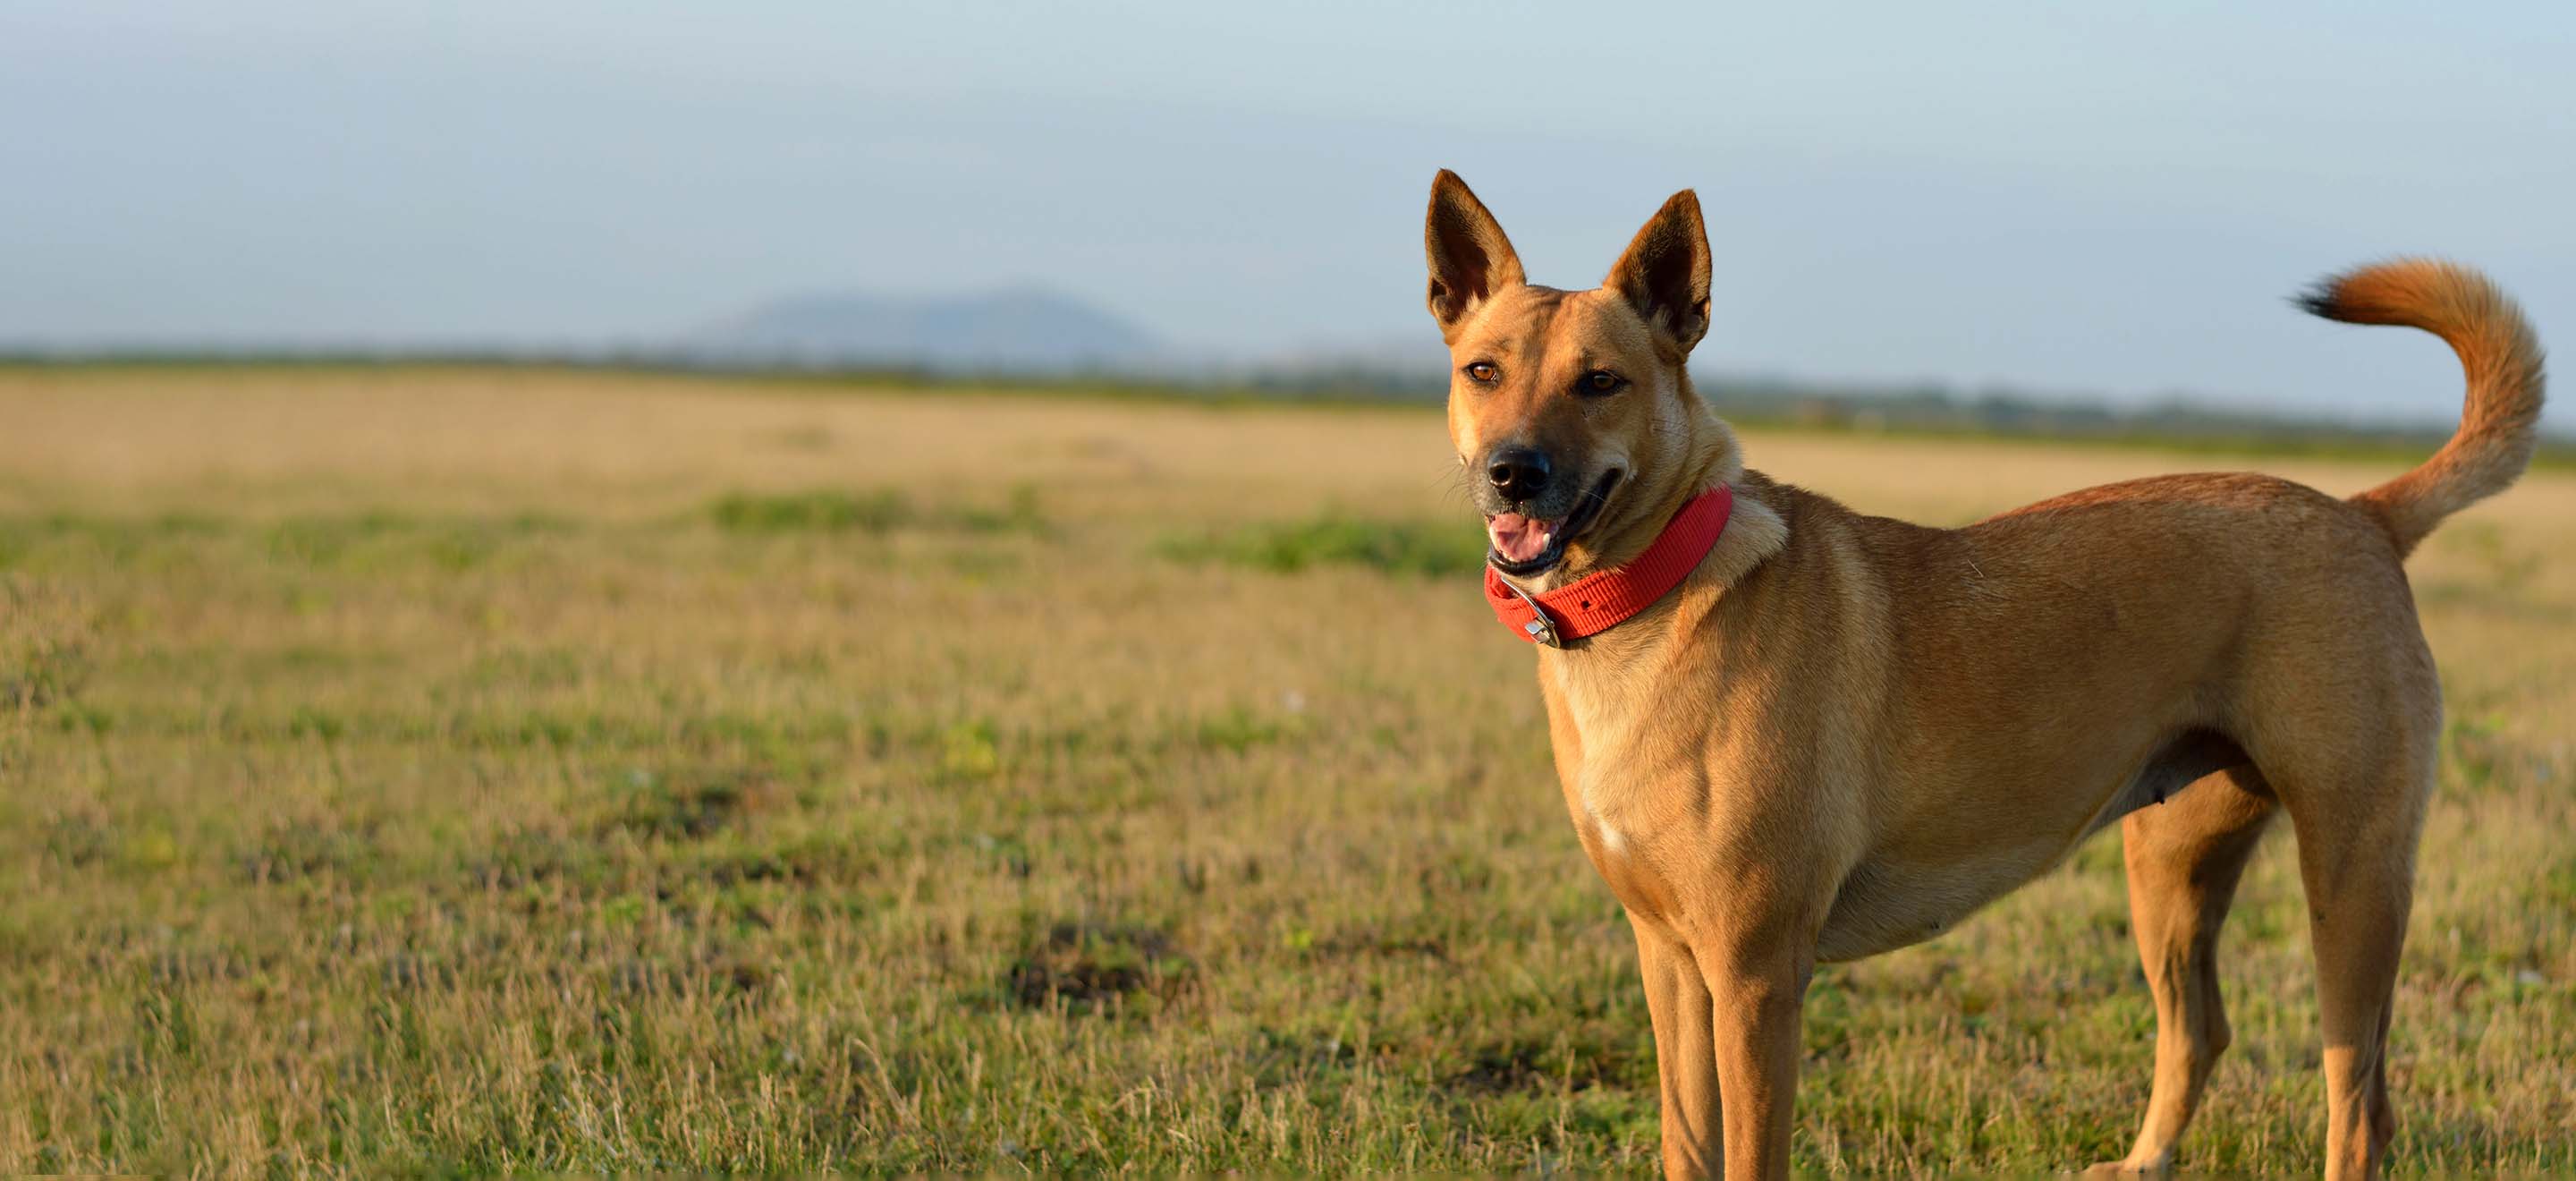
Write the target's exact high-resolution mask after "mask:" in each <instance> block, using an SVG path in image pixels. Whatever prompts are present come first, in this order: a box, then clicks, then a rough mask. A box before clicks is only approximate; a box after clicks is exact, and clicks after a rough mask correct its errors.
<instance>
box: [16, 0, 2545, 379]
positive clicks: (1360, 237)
mask: <svg viewBox="0 0 2576 1181" xmlns="http://www.w3.org/2000/svg"><path fill="white" fill-rule="evenodd" d="M2571 62H2576V6H2568V5H2563V4H2543V3H2520V4H2509V5H2507V4H2495V5H2486V6H2477V7H2471V6H2465V5H2442V6H2436V5H2428V4H2418V5H2405V6H2399V5H2386V4H2373V3H2354V2H2350V0H2345V2H2340V3H2304V2H2303V3H2270V4H2265V5H2260V6H2255V5H2218V4H2174V3H2164V4H2156V5H2133V6H2124V7H2122V8H2121V9H2119V10H2117V11H2115V10H2114V8H2113V6H2109V5H2098V4H2062V3H2026V4H2015V3H1982V4H1973V5H1971V4H1938V5H1931V4H1906V5H1871V6H1863V5H1849V4H1833V5H1787V4H1772V5H1763V6H1759V7H1758V8H1749V7H1748V8H1720V7H1718V6H1710V5H1693V6H1688V7H1673V8H1638V9H1631V10H1625V11H1613V10H1612V9H1611V8H1610V7H1609V6H1602V5H1567V4H1550V5H1527V6H1523V5H1509V4H1493V3H1486V4H1475V5H1458V6H1454V7H1453V6H1440V5H1428V4H1402V3H1385V2H1382V0H1381V2H1379V3H1372V4H1367V5H1349V6H1333V5H1320V4H1275V5H1257V6H1256V5H1238V4H1211V3H1207V2H1205V0H1185V2H1174V3H1150V4H1149V3H1134V4H1112V5H1073V4H1057V3H1048V4H1040V3H989V4H976V3H967V2H942V3H932V2H926V0H925V2H917V3H910V4H903V5H873V4H849V3H831V4H826V3H809V4H782V3H770V4H756V3H727V4H713V3H702V4H690V5H682V4H669V3H645V2H638V0H613V2H612V0H602V2H595V3H554V4H543V3H531V2H527V0H520V2H515V3H450V4H441V5H436V6H426V5H424V6H403V5H379V4H368V3H338V2H332V3H325V2H321V0H228V2H227V3H223V4H204V5H183V4H172V3H169V2H168V0H153V2H149V3H125V2H121V0H60V2H56V0H0V340H19V341H25V340H31V339H47V340H76V341H77V340H86V341H98V340H109V339H121V340H134V339H163V340H167V339H182V340H198V341H203V340H236V341H239V340H279V339H296V340H305V339H317V338H319V339H333V340H374V341H403V340H420V339H443V340H458V339H491V338H503V339H510V340H522V341H596V340H602V339H607V338H616V337H628V338H640V337H647V336H651V335H655V334H659V333H662V332H666V331H670V330H673V329H679V328H686V327H690V326H693V325H697V324H701V323H704V322H706V321H708V320H711V319H714V318H717V317H719V316H722V315H724V314H725V313H728V312H731V311H733V310H736V309H737V308H739V307H741V306H742V305H744V304H747V303H751V302H755V301H758V300H762V299H766V298H769V297H772V296H776V295H781V294H788V293H796V292H809V291H829V290H845V289H847V290H872V291H898V292H899V291H907V290H917V291H921V292H926V293H944V292H955V291H960V290H967V289H974V288H980V287H988V286H995V285H1006V284H1025V283H1038V284H1043V285H1047V286H1052V287H1057V288H1061V289H1063V290H1066V291H1069V292H1073V293H1076V294H1080V295H1082V296H1085V297H1088V298H1091V299H1093V300H1095V301H1096V302H1098V303H1100V304H1102V305H1103V306H1105V307H1108V308H1111V309H1113V310H1116V311H1119V312H1121V313H1124V314H1126V315H1128V316H1130V317H1133V318H1134V319H1136V320H1138V321H1139V322H1141V323H1143V324H1144V325H1146V326H1147V327H1149V328H1151V329H1153V330H1155V331H1157V332H1159V333H1161V334H1163V335H1165V336H1166V337H1168V338H1170V339H1171V340H1172V341H1174V342H1175V343H1176V344H1178V345H1181V346H1184V347H1193V348H1208V349H1222V350H1234V351H1261V350H1270V349H1285V348H1290V347H1295V346H1300V345H1305V344H1311V343H1316V342H1329V341H1342V340H1352V339H1358V340H1384V339H1388V338H1396V339H1402V338H1404V337H1406V336H1409V335H1414V334H1419V335H1420V336H1422V337H1424V338H1429V337H1430V335H1431V332H1432V330H1431V326H1430V322H1429V319H1428V318H1427V317H1426V316H1425V314H1424V313H1423V311H1422V308H1421V295H1422V273H1421V246H1420V241H1421V238H1420V235H1421V206H1422V202H1423V197H1424V193H1425V191H1426V189H1427V187H1428V185H1429V182H1430V178H1431V174H1432V172H1433V171H1434V170H1435V169H1437V168H1439V167H1442V166H1448V167H1452V168H1456V169H1457V170H1459V172H1461V173H1462V174H1463V175H1465V176H1466V178H1467V179H1468V181H1469V183H1471V184H1473V185H1474V186H1475V187H1476V189H1477V191H1478V192H1479V193H1480V194H1481V195H1483V196H1484V198H1485V199H1486V201H1487V202H1488V203H1489V204H1490V205H1492V206H1493V207H1494V209H1495V211H1496V212H1497V213H1498V214H1499V215H1500V216H1501V218H1502V220H1503V223H1504V225H1505V227H1506V228H1507V229H1508V230H1509V231H1510V233H1511V235H1512V237H1513V240H1514V241H1515V242H1516V243H1517V244H1518V245H1519V247H1520V249H1521V252H1522V255H1523V257H1524V259H1525V260H1526V261H1527V262H1528V264H1529V269H1530V272H1531V275H1532V277H1533V278H1535V279H1537V280H1538V281H1541V282H1551V283H1555V284H1558V285H1562V286H1587V285H1589V284H1591V283H1593V282H1594V281H1596V280H1597V279H1598V278H1599V277H1600V274H1601V272H1602V271H1603V270H1604V269H1606V267H1607V266H1608V264H1609V262H1610V260H1611V259H1612V258H1613V257H1615V256H1616V254H1617V253H1618V251H1619V248H1620V247H1621V246H1622V245H1623V244H1624V243H1625V242H1626V240H1627V237H1628V235H1629V234H1630V233H1631V232H1632V231H1633V230H1634V229H1635V228H1636V226H1637V224H1638V223H1639V222H1640V221H1642V220H1643V219H1644V218H1645V216H1646V215H1647V214H1648V213H1650V212H1651V211H1653V209H1654V208H1655V206H1656V205H1657V204H1658V203H1659V202H1660V201H1661V200H1662V199H1663V197H1664V196H1665V195H1666V194H1668V193H1669V192H1671V191H1672V190H1673V189H1676V188H1681V187H1685V186H1695V187H1697V188H1698V190H1699V192H1700V196H1701V199H1702V201H1703V202H1704V204H1705V206H1706V208H1707V211H1708V214H1709V217H1710V231H1711V238H1712V245H1713V247H1714V249H1715V252H1716V256H1717V297H1716V304H1717V314H1716V326H1715V328H1714V329H1713V330H1712V331H1711V332H1710V334H1709V337H1708V340H1707V342H1706V343H1705V344H1703V345H1702V346H1701V349H1700V353H1699V357H1698V361H1699V364H1700V366H1701V367H1702V368H1703V369H1704V370H1708V371H1757V372H1773V373H1786V374H1796V375H1807V376H1817V377H1860V378H1874V379H1913V378H1929V379H1938V380H1945V381H1950V382H1955V383H1960V384H1964V385H1969V386H1974V385H1977V384H1981V383H1986V382H1996V381H2000V382H2010V383H2014V384H2020V385H2026V386H2037V387H2044V388H2071V389H2085V390H2097V391H2101V392H2105V393H2109V394H2113V395H2118V396H2124V397H2139V396H2148V395H2153V394H2157V393H2160V392H2165V391H2172V390H2189V391H2196V392H2199V393H2201V394H2202V395H2204V396H2206V397H2208V398H2210V399H2211V400H2213V401H2219V402H2243V403H2273V404H2291V405H2297V406H2300V407H2304V408H2309V409H2319V410H2337V409H2340V410H2346V411H2349V412H2353V413H2359V414H2367V415H2374V416H2387V415H2397V416H2408V417H2418V418H2423V417H2439V416H2443V415H2449V414H2455V413H2456V412H2457V395H2458V379H2457V376H2456V370H2455V369H2454V368H2453V367H2452V365H2451V362H2450V359H2449V357H2448V355H2447V354H2445V353H2444V352H2443V351H2442V350H2441V349H2440V348H2439V346H2438V345H2435V344H2433V343H2432V342H2430V341H2429V339H2425V338H2418V337H2415V336H2413V334H2408V333H2400V332H2392V331H2386V330H2371V331H2365V330H2360V329H2348V328H2339V327H2335V326H2330V325H2324V324H2319V323H2315V322H2310V321H2307V320H2306V319H2305V318H2303V317H2301V316H2299V315H2297V314H2295V313H2293V312H2291V311H2290V310H2289V309H2288V308H2287V307H2286V306H2285V304H2284V303H2283V301H2282V297H2283V296H2285V295H2286V294H2288V293H2289V292H2291V291H2293V290H2294V289H2296V288H2297V287H2298V286H2299V285H2301V284H2302V283H2303V282H2305V281H2306V280H2308V279H2309V278H2312V277H2313V276H2315V275H2317V274H2319V273H2321V272H2324V271H2328V270H2331V269H2335V268H2337V267H2340V266H2343V265H2347V264H2350V263H2353V262H2356V261H2360V260H2365V259H2369V258H2373V257H2377V256H2381V255H2385V254H2389V253H2395V252H2406V251H2425V252H2436V253H2444V254H2450V255H2454V256H2457V257H2460V258H2462V259H2465V260H2468V261H2471V262H2474V263H2477V264H2479V265H2481V266H2484V267H2486V268H2488V269H2489V270H2490V271H2491V272H2492V273H2493V274H2495V275H2496V276H2497V277H2498V278H2499V279H2501V280H2502V281H2503V282H2504V283H2505V284H2506V285H2507V286H2508V287H2509V288H2510V289H2512V290H2513V291H2514V292H2515V293H2516V294H2518V295H2519V296H2520V297H2521V298H2522V299H2523V301H2524V303H2525V305H2526V306H2527V307H2528V308H2529V309H2530V310H2531V312H2532V313H2533V314H2534V316H2535V318H2537V319H2538V321H2539V322H2540V325H2541V329H2542V335H2543V338H2544V339H2554V340H2560V341H2576V150H2571V149H2576V70H2571V69H2570V68H2569V64H2570V63H2571ZM2562 325H2563V326H2565V327H2564V328H2563V329H2562V328H2561V326H2562ZM2568 347H2576V344H2570V345H2569V346H2568ZM2551 420H2552V422H2553V423H2555V424H2558V425H2559V426H2560V427H2561V429H2564V428H2565V427H2567V426H2568V425H2570V424H2576V414H2571V413H2570V412H2569V411H2567V410H2566V409H2565V408H2564V403H2563V402H2562V404H2561V408H2560V409H2559V410H2558V411H2557V412H2555V413H2553V414H2552V415H2551Z"/></svg>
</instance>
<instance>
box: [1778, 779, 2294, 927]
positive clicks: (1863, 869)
mask: <svg viewBox="0 0 2576 1181" xmlns="http://www.w3.org/2000/svg"><path fill="white" fill-rule="evenodd" d="M2245 765H2247V759H2246V757H2245V753H2244V751H2243V750H2241V749H2240V748H2238V747H2237V745H2236V744H2235V743H2234V742H2231V741H2229V740H2228V739H2227V738H2226V737H2224V736H2222V735H2219V734H2215V733H2212V732H2209V731H2205V730H2192V731H2186V732H2184V733H2182V734H2180V735H2177V736H2176V737H2174V738H2172V739H2171V740H2169V741H2167V742H2165V743H2163V744H2162V745H2161V746H2159V747H2158V748H2157V749H2156V751H2155V752H2154V753H2153V754H2151V755H2150V756H2149V757H2148V758H2147V759H2146V761H2145V762H2144V763H2143V764H2142V765H2140V766H2138V767H2137V768H2136V769H2135V770H2134V771H2132V772H2130V773H2129V774H2127V775H2126V776H2123V777H2122V778H2121V779H2120V780H2119V781H2117V786H2115V787H2114V788H2112V789H2111V790H2109V791H2101V792H2099V797H2100V799H2101V803H2100V804H2099V805H2098V806H2097V807H2095V808H2094V809H2093V811H2092V813H2091V815H2090V816H2089V818H2087V819H2086V820H2085V822H2084V823H2083V825H2082V826H2081V827H2080V828H2079V829H2077V830H2076V831H2074V832H2073V833H2072V834H2058V833H2049V834H2034V835H2032V836H2029V837H2026V838H2024V839H2021V840H2016V841H2003V842H1998V843H1996V844H1994V845H1991V846H1988V847H1985V848H1980V849H1976V850H1973V851H1970V852H1968V853H1967V854H1966V855H1964V856H1956V855H1954V856H1948V857H1943V858H1939V859H1927V858H1921V857H1903V856H1897V855H1892V854H1887V853H1881V854H1879V855H1876V856H1872V857H1868V858H1864V859H1863V860H1862V862H1861V864H1860V865H1859V866H1857V867H1856V868H1854V869H1853V870H1852V872H1851V873H1850V874H1848V875H1846V876H1845V877H1844V879H1843V884H1842V888H1841V889H1840V890H1839V891H1837V892H1836V893H1835V895H1834V903H1833V908H1832V909H1831V910H1830V911H1829V912H1828V913H1827V916H1826V919H1825V926H1824V930H1823V931H1822V932H1821V934H1820V935H1819V937H1818V939H1817V946H1816V957H1817V958H1818V959H1821V960H1826V961H1842V960H1855V959H1861V958H1863V957H1867V956H1873V955H1877V954H1879V953H1880V952H1886V951H1894V950H1896V949H1898V948H1900V947H1908V946H1911V945H1913V944H1916V943H1921V942H1923V941H1924V940H1926V939H1930V938H1932V937H1933V936H1935V935H1939V934H1941V933H1942V932H1944V931H1947V930H1949V929H1950V928H1952V927H1955V926H1957V925H1958V924H1959V923H1960V922H1961V921H1962V920H1964V919H1966V918H1967V917H1968V916H1969V915H1970V914H1973V913H1975V911H1976V910H1977V908H1978V907H1981V906H1984V905H1985V904H1986V903H1989V902H1992V901H1994V900H1995V899H1997V898H2000V897H2002V896H2004V895H2006V894H2009V893H2011V892H2012V891H2014V890H2015V889H2018V888H2020V887H2021V886H2022V885H2023V884H2024V883H2027V882H2028V881H2030V880H2031V879H2032V878H2034V877H2037V876H2039V875H2040V874H2042V873H2045V872H2047V871H2048V869H2049V868H2050V867H2052V866H2054V865H2056V864H2057V863H2058V862H2059V861H2060V860H2062V859H2064V857H2065V856H2066V854H2068V853H2070V852H2072V851H2074V849H2075V847H2076V846H2077V845H2080V844H2082V843H2084V840H2085V838H2087V837H2090V836H2092V835H2093V834H2094V833H2096V832H2099V831H2101V830H2102V829H2103V828H2105V827H2107V826H2109V825H2110V824H2112V823H2113V822H2115V821H2117V820H2119V819H2120V818H2121V817H2123V816H2126V815H2128V814H2129V813H2131V812H2134V811H2137V810H2138V809H2140V808H2147V807H2153V806H2155V805H2157V804H2160V803H2162V802H2163V801H2164V800H2165V799H2166V798H2167V797H2169V796H2171V795H2173V794H2174V793H2177V792H2180V791H2182V790H2183V789H2184V788H2186V787H2189V786H2190V785H2191V784H2192V782H2193V781H2195V780H2197V779H2199V778H2201V777H2202V776H2204V775H2209V774H2211V773H2213V772H2217V771H2223V770H2227V769H2230V768H2234V767H2241V766H2245ZM2097 791H2098V789H2097Z"/></svg>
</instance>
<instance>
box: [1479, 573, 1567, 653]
mask: <svg viewBox="0 0 2576 1181" xmlns="http://www.w3.org/2000/svg"><path fill="white" fill-rule="evenodd" d="M1495 581H1497V582H1500V583H1502V584H1503V589H1504V590H1507V591H1510V592H1512V594H1514V595H1516V596H1518V597H1519V598H1520V601H1522V602H1524V603H1527V604H1529V609H1530V616H1531V619H1530V621H1529V622H1528V623H1524V624H1522V625H1521V631H1523V632H1525V633H1527V634H1528V635H1529V638H1531V639H1533V640H1536V641H1538V643H1539V645H1540V646H1542V647H1547V648H1556V649H1559V650H1562V649H1563V648H1564V647H1565V644H1564V643H1563V642H1562V641H1560V640H1558V639H1557V636H1556V625H1554V624H1552V623H1549V622H1548V621H1547V609H1546V608H1544V607H1541V606H1539V605H1538V600H1537V599H1534V598H1531V597H1530V593H1529V592H1528V591H1525V590H1522V589H1521V588H1519V587H1517V586H1514V585H1512V580H1511V579H1508V578H1501V579H1496V580H1495Z"/></svg>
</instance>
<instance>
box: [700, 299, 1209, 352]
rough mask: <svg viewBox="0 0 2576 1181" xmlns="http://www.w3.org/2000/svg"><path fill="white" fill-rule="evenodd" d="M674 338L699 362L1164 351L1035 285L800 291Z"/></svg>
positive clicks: (1121, 322) (1119, 321)
mask: <svg viewBox="0 0 2576 1181" xmlns="http://www.w3.org/2000/svg"><path fill="white" fill-rule="evenodd" d="M676 344H677V347H678V348H679V350H680V351H682V352H685V353H688V354H691V355H694V356H697V357H700V358H702V359H707V360H721V361H726V362H733V363H749V364H764V365H765V364H785V365H793V366H798V367H818V366H820V367H834V366H852V365H868V366H872V365H889V366H901V367H906V368H926V369H939V370H968V371H976V372H995V371H1004V372H1033V371H1053V370H1077V371H1079V370H1095V371H1096V370H1108V369H1121V368H1127V367H1132V366H1137V365H1140V364H1142V363H1143V362H1145V361H1146V360H1147V359H1148V358H1150V357H1152V356H1153V355H1154V354H1155V353H1156V352H1157V351H1158V350H1160V349H1161V348H1162V344H1161V342H1160V341H1159V340H1157V339H1156V338H1155V337H1154V335H1153V334H1152V333H1150V332H1147V331H1145V330H1144V329H1143V328H1140V327H1138V326H1137V325H1135V324H1134V323H1132V322H1130V321H1128V320H1125V319H1123V318H1121V317H1119V316H1117V315H1115V314H1113V313H1110V312H1106V311H1103V310H1101V309H1100V308H1097V307H1094V306H1092V305H1090V304H1087V303H1084V302H1082V301H1081V300H1078V299H1075V298H1073V297H1071V296H1067V295H1062V294H1059V293H1056V292H1052V291H1046V290H1042V289H1037V288H1023V289H1016V290H1007V291H993V292H985V293H981V294H974V295H963V296H943V297H927V298H924V297H909V296H892V295H872V294H857V293H838V294H818V295H805V296H798V297H794V298H790V299H781V300H776V301H773V302H770V303H765V304H762V305H760V306H758V307H755V308H753V309H751V310H750V311H748V312H745V313H743V314H742V315H740V316H736V317H734V318H732V319H729V320H724V321H720V322H718V323H716V324H714V325H711V326H709V327H707V328H705V329H702V330H700V331H698V332H695V333H691V334H689V335H688V336H687V337H685V338H683V339H682V340H680V341H678V342H676Z"/></svg>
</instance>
